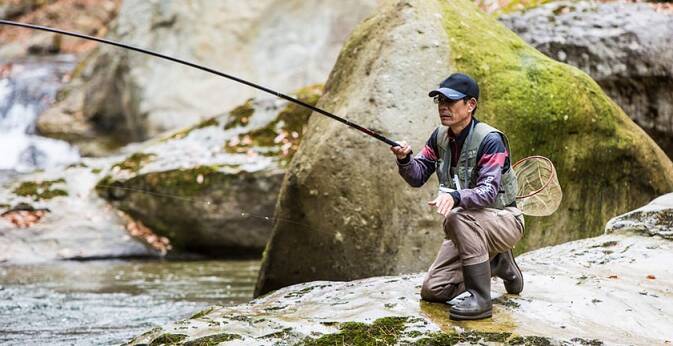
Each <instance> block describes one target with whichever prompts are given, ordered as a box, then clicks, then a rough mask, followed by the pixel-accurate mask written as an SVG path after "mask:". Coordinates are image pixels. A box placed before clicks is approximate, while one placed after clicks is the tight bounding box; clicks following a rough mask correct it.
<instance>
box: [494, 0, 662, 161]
mask: <svg viewBox="0 0 673 346" xmlns="http://www.w3.org/2000/svg"><path fill="white" fill-rule="evenodd" d="M500 21H501V22H503V23H504V24H505V25H507V26H508V27H509V28H510V29H512V30H514V31H515V32H516V33H518V34H519V35H520V36H521V37H522V38H523V39H524V40H525V41H526V42H528V43H529V44H530V45H532V46H533V47H535V48H537V49H539V50H540V51H542V52H543V53H545V54H546V55H548V56H550V57H551V58H553V59H556V60H559V61H562V62H565V63H568V64H571V65H573V66H577V67H578V68H580V69H582V70H583V71H584V72H586V73H588V74H589V75H590V76H591V77H592V78H593V79H594V80H595V81H596V82H598V84H599V85H600V86H601V87H602V88H603V90H604V91H605V93H606V94H608V95H609V96H610V97H611V98H612V99H613V100H615V102H617V104H619V106H621V107H622V108H623V109H624V111H625V112H626V113H627V114H628V115H630V116H631V118H632V119H633V120H634V121H635V122H636V123H637V124H638V125H640V127H642V128H643V129H644V130H645V131H646V132H647V133H648V134H649V135H650V136H652V138H653V139H654V140H655V141H656V142H657V143H658V144H659V146H661V148H662V149H664V152H666V153H668V156H669V157H671V158H673V50H671V46H672V44H673V40H672V39H671V37H673V12H670V11H668V12H663V11H658V10H657V9H656V8H655V7H654V6H652V5H651V4H646V3H631V2H619V1H617V2H607V3H602V2H586V1H584V2H569V1H555V2H553V3H550V4H546V5H544V6H540V7H537V8H535V9H531V10H528V11H524V12H518V13H513V14H508V15H504V16H501V17H500Z"/></svg>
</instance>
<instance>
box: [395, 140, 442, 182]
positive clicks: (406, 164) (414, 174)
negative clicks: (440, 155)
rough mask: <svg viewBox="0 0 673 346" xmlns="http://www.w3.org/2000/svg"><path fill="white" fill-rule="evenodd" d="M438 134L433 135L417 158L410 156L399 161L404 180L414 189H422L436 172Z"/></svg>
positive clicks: (398, 165) (399, 169) (399, 168)
mask: <svg viewBox="0 0 673 346" xmlns="http://www.w3.org/2000/svg"><path fill="white" fill-rule="evenodd" d="M437 132H438V130H437V129H435V131H434V132H433V133H432V135H431V136H430V138H429V139H428V141H427V142H426V143H425V146H424V147H423V149H422V150H421V152H420V153H418V154H417V155H416V156H415V157H411V155H408V156H407V157H405V158H404V159H402V160H397V167H398V171H399V173H400V175H401V176H402V178H404V180H405V181H406V182H407V183H408V184H409V185H411V186H413V187H421V186H423V184H425V183H426V182H427V181H428V178H430V176H431V175H432V173H434V172H435V167H436V163H437Z"/></svg>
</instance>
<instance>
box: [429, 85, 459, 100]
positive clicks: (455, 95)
mask: <svg viewBox="0 0 673 346" xmlns="http://www.w3.org/2000/svg"><path fill="white" fill-rule="evenodd" d="M439 94H442V95H444V96H446V97H447V98H448V99H449V100H462V99H464V98H465V96H467V95H465V94H463V93H461V92H460V91H456V90H453V89H450V88H439V89H435V90H433V91H431V92H430V93H429V94H428V96H430V97H435V96H437V95H439Z"/></svg>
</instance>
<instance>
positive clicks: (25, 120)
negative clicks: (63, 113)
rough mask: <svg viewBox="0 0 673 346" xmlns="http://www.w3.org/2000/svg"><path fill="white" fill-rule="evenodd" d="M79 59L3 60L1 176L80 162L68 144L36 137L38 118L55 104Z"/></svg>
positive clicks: (0, 68)
mask: <svg viewBox="0 0 673 346" xmlns="http://www.w3.org/2000/svg"><path fill="white" fill-rule="evenodd" d="M74 64H75V58H74V57H73V56H69V55H60V56H54V57H49V58H41V59H38V58H29V59H23V60H19V61H12V62H7V61H1V60H0V174H2V171H3V170H14V171H20V172H27V171H32V170H35V169H38V168H39V169H45V168H55V167H59V166H63V165H67V164H70V163H73V162H76V161H78V160H79V154H78V151H77V150H76V149H75V148H73V147H72V146H70V145H69V144H68V143H66V142H64V141H60V140H56V139H52V138H46V137H41V136H39V135H38V134H37V133H36V129H35V122H36V120H37V117H38V115H39V114H40V113H41V112H42V111H44V110H45V109H46V108H47V107H48V106H49V104H51V103H52V102H53V100H54V97H55V95H56V91H57V90H58V88H59V86H60V85H61V83H62V80H63V78H64V76H65V75H66V74H67V73H68V72H69V71H70V70H71V69H72V67H73V66H74Z"/></svg>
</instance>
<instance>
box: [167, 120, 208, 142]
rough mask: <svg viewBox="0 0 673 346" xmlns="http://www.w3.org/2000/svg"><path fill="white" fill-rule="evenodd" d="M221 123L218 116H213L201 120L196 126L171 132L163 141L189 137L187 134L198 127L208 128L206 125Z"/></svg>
mask: <svg viewBox="0 0 673 346" xmlns="http://www.w3.org/2000/svg"><path fill="white" fill-rule="evenodd" d="M219 125H220V122H219V121H218V120H217V118H216V117H212V118H209V119H206V120H204V121H202V122H200V123H198V124H196V125H194V126H191V127H188V128H185V129H182V130H179V131H177V132H175V133H173V134H171V135H170V136H168V137H166V138H163V139H162V140H161V141H162V142H165V141H168V140H173V139H182V138H185V137H187V135H189V134H190V133H191V132H192V131H194V130H198V129H202V128H206V127H211V126H219Z"/></svg>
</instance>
